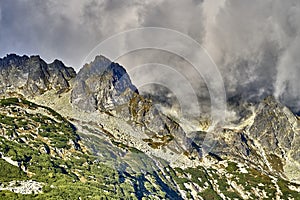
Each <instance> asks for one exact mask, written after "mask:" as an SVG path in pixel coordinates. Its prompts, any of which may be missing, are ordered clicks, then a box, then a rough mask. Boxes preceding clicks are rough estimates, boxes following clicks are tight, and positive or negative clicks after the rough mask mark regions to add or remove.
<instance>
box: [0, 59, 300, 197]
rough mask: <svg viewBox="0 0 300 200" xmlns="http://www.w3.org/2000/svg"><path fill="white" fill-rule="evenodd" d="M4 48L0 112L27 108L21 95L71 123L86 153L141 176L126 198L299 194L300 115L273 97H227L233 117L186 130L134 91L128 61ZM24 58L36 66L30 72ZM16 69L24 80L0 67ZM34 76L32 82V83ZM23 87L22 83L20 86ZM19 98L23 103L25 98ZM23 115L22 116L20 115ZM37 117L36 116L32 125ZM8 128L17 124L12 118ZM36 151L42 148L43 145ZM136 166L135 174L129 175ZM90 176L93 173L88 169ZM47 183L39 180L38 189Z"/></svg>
mask: <svg viewBox="0 0 300 200" xmlns="http://www.w3.org/2000/svg"><path fill="white" fill-rule="evenodd" d="M8 57H11V58H9V59H7V58H6V59H0V67H1V69H0V70H1V75H2V76H0V77H2V79H0V80H1V82H0V85H1V88H2V90H0V91H1V92H0V93H1V94H2V96H3V97H5V98H6V99H4V100H2V101H3V102H5V101H12V102H10V104H11V105H10V106H9V107H6V106H5V105H0V106H4V107H3V108H1V112H3V111H5V109H10V111H9V112H4V113H2V115H3V116H6V115H8V116H9V115H11V114H10V113H11V112H13V113H15V112H16V111H15V110H18V109H19V110H20V109H21V110H22V109H25V112H22V113H20V115H21V118H22V115H24V113H26V112H27V113H30V112H32V111H30V109H29V108H27V107H26V106H25V107H24V108H23V107H22V108H19V107H18V102H19V103H20V102H26V100H25V99H28V100H29V101H32V102H33V103H35V104H36V105H41V106H44V107H45V108H47V107H49V108H51V110H53V111H55V112H58V113H60V114H61V115H62V117H64V118H65V119H66V120H67V121H68V122H69V123H70V124H72V126H74V128H75V129H74V131H75V133H76V134H78V135H79V138H80V139H81V143H80V146H81V148H82V149H86V150H88V152H89V153H88V155H89V156H91V157H93V159H92V160H93V161H91V162H87V163H94V162H100V161H101V163H102V164H104V165H106V164H111V163H114V164H113V165H114V167H115V168H116V170H117V172H118V173H120V176H122V177H123V178H124V177H126V178H125V179H126V180H127V181H132V182H131V183H132V184H133V185H134V184H136V182H135V181H138V182H139V184H141V185H142V186H143V187H137V186H135V188H134V189H133V191H134V192H129V193H128V194H127V193H126V194H127V195H129V196H131V197H132V198H133V196H135V197H136V198H137V199H142V197H145V196H147V195H150V196H151V194H152V195H153V196H152V197H153V198H155V197H160V198H164V197H165V198H167V199H172V198H176V199H226V197H228V198H230V199H231V198H232V199H234V198H242V199H253V198H261V197H262V196H263V197H264V198H283V199H288V198H294V199H297V197H298V196H297V192H295V191H298V190H299V191H300V186H299V185H297V184H296V183H297V182H298V181H300V173H299V170H298V169H300V168H299V161H300V158H299V148H298V145H297V144H299V141H300V140H299V138H300V137H299V130H300V129H299V124H300V123H299V119H298V118H297V116H295V115H294V114H293V113H292V112H291V111H290V110H289V109H288V108H286V107H285V106H283V105H281V104H280V103H279V102H278V101H277V100H276V99H274V98H272V97H268V98H266V99H265V100H264V101H262V102H260V103H259V104H244V103H242V102H238V104H240V105H237V106H234V107H233V108H235V109H236V114H237V116H236V118H235V119H234V120H230V121H227V122H226V123H227V124H225V126H223V127H221V129H220V130H219V129H218V130H217V129H216V130H214V131H215V132H213V133H208V132H206V130H207V126H209V121H208V122H207V123H204V125H201V124H200V122H199V124H198V123H197V124H195V127H196V126H197V127H199V128H198V129H197V130H195V131H192V132H186V131H185V130H184V129H183V128H182V127H181V123H184V121H180V119H174V118H173V117H172V116H169V115H168V114H165V113H162V112H161V111H160V110H158V109H157V108H156V107H155V106H153V104H152V100H151V99H149V98H145V97H144V96H142V95H140V94H139V93H138V91H137V89H136V87H135V86H134V85H133V84H132V82H131V80H130V77H129V75H128V74H127V72H126V70H125V69H124V68H123V67H122V66H120V65H119V64H117V63H113V62H111V61H110V60H108V59H107V58H105V57H103V56H97V57H96V58H95V60H94V61H93V62H91V63H89V64H86V65H85V66H84V67H83V68H82V69H81V70H80V71H79V73H78V74H76V72H75V71H74V70H72V69H71V68H67V67H66V66H64V64H63V63H62V62H61V61H58V60H55V61H54V62H53V63H52V64H51V63H50V64H46V63H45V62H44V61H42V60H41V58H39V57H28V56H22V57H20V56H16V55H10V56H8ZM18 59H20V61H18ZM30 59H31V60H30ZM3 60H5V62H4V61H3ZM10 60H12V61H10ZM39 62H40V63H39ZM24 63H25V64H24ZM4 65H5V66H4ZM26 67H27V68H28V67H29V68H30V67H32V68H33V69H36V71H37V73H34V72H36V71H35V70H33V71H30V70H27V69H26ZM5 70H7V72H5ZM3 72H4V73H3ZM15 72H17V74H18V75H20V74H22V73H25V74H26V73H27V72H28V73H29V74H30V73H32V74H33V75H29V74H28V76H26V77H25V78H23V77H22V76H20V77H17V78H14V77H12V79H14V80H15V81H16V80H18V79H21V80H23V81H22V82H21V84H19V83H14V82H15V81H10V82H9V81H6V82H5V81H3V82H2V80H4V76H3V74H8V75H9V76H7V78H9V77H10V76H13V74H14V73H15ZM10 84H12V86H13V87H11V86H10ZM34 85H36V87H37V88H38V89H40V90H32V88H33V87H34ZM21 86H25V87H21ZM7 88H8V89H7ZM27 89H28V90H29V91H30V92H26V91H25V90H27ZM32 91H33V92H32ZM34 91H36V92H34ZM8 97H18V98H19V99H18V98H16V99H7V98H8ZM23 99H24V100H23ZM78 99H79V100H78ZM27 104H29V105H30V102H28V103H27ZM33 105H34V104H33ZM29 111H30V112H29ZM34 113H35V114H37V118H34V116H30V117H29V118H28V120H31V119H32V118H33V119H37V120H38V118H39V117H41V116H42V115H39V114H43V113H44V112H42V111H41V110H40V109H37V110H36V111H34ZM11 117H13V118H11V119H12V123H9V122H8V121H3V122H2V123H0V128H2V135H7V134H8V135H9V134H10V131H9V128H5V127H6V126H8V125H9V126H10V125H12V127H14V126H13V125H14V123H16V122H17V121H18V120H17V118H18V115H16V114H14V115H12V116H11ZM23 117H25V119H26V116H23ZM15 118H16V119H15ZM47 123H48V122H47ZM47 123H46V124H47ZM21 124H22V123H21ZM40 126H41V125H40V124H36V125H35V126H33V127H35V128H39V127H40ZM3 127H4V128H3ZM21 127H22V126H21ZM58 128H59V127H58ZM12 129H13V130H14V132H15V133H17V132H18V129H16V128H15V127H14V128H12ZM45 130H46V129H45ZM47 130H48V129H47ZM50 130H51V129H50ZM50 132H51V131H50ZM39 134H40V135H41V137H42V138H44V139H45V138H46V139H47V137H49V136H48V135H47V133H39ZM56 136H57V137H58V138H60V136H59V135H57V134H56ZM39 137H40V136H39ZM205 139H206V140H205ZM7 140H11V141H16V142H17V143H19V141H18V140H16V138H14V137H11V138H10V137H8V138H6V139H4V140H3V141H5V142H4V143H7V144H9V141H7ZM35 140H36V139H34V140H33V141H35ZM273 141H274V142H273ZM205 142H207V143H205ZM210 142H211V144H215V146H214V148H212V149H211V151H210V152H207V154H204V153H203V152H204V151H205V149H206V147H205V145H209V144H210ZM67 145H68V144H67ZM61 146H62V145H61ZM43 151H44V152H47V149H46V150H45V149H44V150H43ZM73 154H74V152H72V153H71V155H73ZM74 155H76V154H74ZM91 157H90V158H91ZM51 159H53V158H51ZM96 160H98V161H96ZM132 161H134V162H137V163H134V162H132ZM53 162H58V161H53ZM297 163H298V164H297ZM73 167H75V168H77V167H78V166H76V165H74V166H73ZM63 168H64V169H65V170H67V168H65V167H63ZM84 170H88V168H86V169H84ZM55 173H56V172H55ZM86 173H87V171H86ZM140 173H141V174H143V175H142V177H143V179H139V178H137V177H135V176H136V175H135V174H140ZM87 174H89V173H87ZM147 174H148V175H149V176H150V177H152V178H149V177H147ZM164 174H168V175H164ZM76 176H77V177H78V181H79V182H80V184H83V183H84V181H85V179H86V180H88V181H90V180H91V181H92V179H91V178H88V177H87V176H84V175H82V176H81V175H78V174H77V172H76ZM92 176H93V175H92ZM96 176H100V174H97V173H96ZM80 177H81V178H80ZM168 177H169V178H168ZM222 177H223V178H224V177H226V180H223V178H222ZM247 178H248V179H247ZM150 179H153V180H154V182H152V181H150ZM169 179H170V180H169ZM200 179H201V180H200ZM49 180H51V179H49ZM120 180H121V179H120ZM99 181H100V180H99ZM101 181H102V180H101ZM101 181H100V182H101ZM149 182H150V183H151V184H154V185H156V186H155V187H158V188H160V190H161V191H163V193H164V195H162V194H158V193H157V191H155V190H154V189H149V187H148V186H149V185H148V186H146V185H147V184H148V183H149ZM22 184H23V183H22ZM164 184H166V185H165V186H164ZM262 185H263V186H262ZM46 186H47V185H46ZM46 186H43V191H44V190H45V187H46ZM47 187H50V186H49V185H48V186H47ZM57 187H59V186H57ZM291 188H294V189H291ZM48 189H49V188H48ZM96 191H97V190H95V191H94V190H93V192H96ZM151 191H152V192H151ZM101 192H103V191H102V190H101ZM96 193H97V192H96ZM119 194H121V193H117V194H116V195H119Z"/></svg>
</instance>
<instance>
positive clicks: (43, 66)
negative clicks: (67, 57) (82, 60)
mask: <svg viewBox="0 0 300 200" xmlns="http://www.w3.org/2000/svg"><path fill="white" fill-rule="evenodd" d="M75 76H76V72H75V71H74V69H73V68H70V67H66V66H65V65H64V64H63V63H62V62H61V61H59V60H55V61H54V62H53V63H51V64H47V63H46V62H45V61H44V60H42V59H41V58H40V57H39V56H31V57H28V56H18V55H16V54H10V55H7V56H6V57H4V58H2V59H0V95H2V96H5V95H6V96H7V95H11V94H21V95H24V96H34V95H36V94H42V93H44V92H45V91H47V90H51V89H54V90H55V91H57V92H58V93H61V92H63V91H66V90H68V89H69V87H70V85H69V82H68V81H69V80H71V79H72V78H74V77H75Z"/></svg>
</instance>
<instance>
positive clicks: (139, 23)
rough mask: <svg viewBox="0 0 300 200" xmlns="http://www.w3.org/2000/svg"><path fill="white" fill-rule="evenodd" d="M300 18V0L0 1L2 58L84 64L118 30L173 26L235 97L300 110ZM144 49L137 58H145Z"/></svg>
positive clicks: (0, 53)
mask: <svg viewBox="0 0 300 200" xmlns="http://www.w3.org/2000/svg"><path fill="white" fill-rule="evenodd" d="M299 19H300V2H299V1H298V0H287V1H281V0H265V1H260V0H253V1H246V0H244V1H240V0H221V1H220V0H204V1H196V0H185V1H173V0H145V1H139V0H130V1H119V0H99V1H97V0H87V1H81V0H65V1H58V0H44V1H39V0H14V1H11V0H0V28H1V30H0V44H1V48H0V56H1V57H3V56H4V55H5V54H7V53H11V52H16V53H18V54H40V55H41V56H42V57H43V58H45V59H46V60H47V61H51V60H54V59H55V58H59V59H62V60H63V61H64V62H65V63H66V64H68V65H72V66H73V67H75V68H77V69H78V68H80V67H81V66H80V65H81V64H82V61H83V60H84V58H85V56H87V54H88V53H89V52H90V51H91V50H92V49H93V48H94V47H95V46H96V45H97V44H98V43H99V42H101V41H103V40H104V39H106V38H107V37H109V36H111V35H114V34H116V33H119V32H121V31H125V30H128V29H131V28H137V27H144V26H159V27H165V28H170V29H175V30H177V31H180V32H182V33H185V34H187V35H189V36H191V37H192V38H194V39H195V40H197V41H198V42H200V43H201V44H202V45H203V46H204V47H205V48H206V49H207V50H208V52H209V54H210V56H211V57H212V58H213V59H214V61H215V62H216V64H217V65H218V67H219V68H220V71H221V73H222V75H223V77H224V80H225V83H226V90H227V92H228V95H235V94H242V95H243V96H244V97H245V98H248V99H257V98H260V97H264V96H266V95H270V94H273V95H275V96H276V97H277V98H278V99H280V100H281V101H282V102H284V103H285V104H287V105H289V106H290V107H291V108H292V109H294V110H295V111H296V110H299V108H300V105H299V104H300V103H299V102H300V84H299V76H300V66H299V63H300V60H299V59H300V58H299V56H298V54H299V52H300V36H299V31H300V25H299ZM115 48H121V47H115ZM191 52H193V51H192V50H191ZM137 55H138V57H135V58H133V57H134V56H133V57H131V59H142V58H143V56H141V55H140V54H137ZM152 55H153V57H154V58H155V57H158V56H159V55H162V54H159V53H153V54H152ZM171 57H172V56H171ZM171 57H170V56H167V57H166V59H168V60H170V59H172V58H171ZM128 58H129V57H128ZM123 60H125V59H123ZM128 60H130V59H127V61H128ZM142 60H143V59H142ZM152 60H153V59H152ZM158 60H159V59H158ZM166 61H167V60H166ZM140 62H142V61H140ZM124 63H126V64H127V65H128V64H130V62H124ZM183 63H184V62H183ZM178 66H181V65H180V64H178ZM191 80H192V79H191ZM192 82H194V81H192ZM201 87H202V86H201ZM201 87H200V89H199V90H201ZM199 93H201V92H199Z"/></svg>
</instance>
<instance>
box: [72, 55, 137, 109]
mask: <svg viewBox="0 0 300 200" xmlns="http://www.w3.org/2000/svg"><path fill="white" fill-rule="evenodd" d="M135 93H138V91H137V89H136V87H135V86H134V85H133V84H132V83H131V80H130V78H129V75H128V74H127V72H126V70H125V69H124V68H123V67H122V66H120V65H119V64H117V63H114V62H111V61H110V60H109V59H107V58H105V57H104V56H96V58H95V60H94V61H93V62H91V63H89V64H86V65H84V66H83V68H82V69H81V70H80V71H79V73H78V75H77V78H76V81H75V84H74V87H73V90H72V95H71V101H72V104H73V105H75V106H76V107H78V108H80V109H83V110H85V111H95V110H102V111H108V110H111V109H113V108H115V107H116V106H118V105H122V104H125V103H128V102H129V100H130V99H131V98H132V96H133V94H135Z"/></svg>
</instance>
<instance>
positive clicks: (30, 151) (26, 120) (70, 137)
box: [0, 98, 299, 199]
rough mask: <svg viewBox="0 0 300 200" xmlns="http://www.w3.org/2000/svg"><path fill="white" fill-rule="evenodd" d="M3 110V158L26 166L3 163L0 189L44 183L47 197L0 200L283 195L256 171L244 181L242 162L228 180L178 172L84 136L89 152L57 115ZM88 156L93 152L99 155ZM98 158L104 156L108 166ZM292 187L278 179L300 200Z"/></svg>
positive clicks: (232, 166) (200, 170)
mask: <svg viewBox="0 0 300 200" xmlns="http://www.w3.org/2000/svg"><path fill="white" fill-rule="evenodd" d="M0 108H1V109H0V152H1V156H5V157H9V158H11V159H12V160H13V161H17V163H18V165H19V166H14V165H11V164H10V163H8V162H6V161H5V160H4V159H3V158H1V157H0V169H1V170H0V185H1V184H4V185H7V184H8V183H9V182H10V181H14V180H34V181H37V182H42V183H44V186H43V188H42V190H43V193H39V194H29V195H25V194H17V193H13V192H10V191H0V199H182V197H181V194H180V192H179V190H182V191H185V192H186V198H187V199H192V196H193V195H195V193H193V191H192V189H191V187H188V186H189V185H193V186H195V185H196V186H197V188H198V187H199V188H201V189H200V190H199V191H198V195H199V196H201V197H202V198H203V199H222V198H221V195H220V194H218V193H217V192H216V191H217V190H219V191H220V192H221V193H222V194H223V195H225V196H226V197H228V198H230V199H241V198H242V197H241V196H240V194H239V193H238V191H237V190H236V188H234V187H233V186H232V185H231V184H230V183H231V182H235V183H236V184H237V185H238V186H240V187H241V188H242V189H243V190H244V191H247V192H250V193H251V198H252V199H258V198H261V196H258V195H257V194H255V192H253V189H257V190H258V191H262V190H264V191H265V192H266V194H267V199H272V198H274V196H275V193H276V188H275V185H274V183H273V182H272V180H271V179H270V177H269V176H268V175H266V174H264V173H262V172H260V171H259V170H256V169H252V168H247V171H248V173H241V171H240V170H239V167H238V165H237V163H235V162H229V161H228V163H227V164H228V166H227V167H226V168H225V167H224V166H223V167H221V168H222V169H223V172H222V173H221V172H219V171H217V169H215V168H207V167H200V166H199V167H197V168H187V169H181V168H175V169H173V168H171V167H169V166H168V164H166V163H163V161H162V160H158V159H157V160H156V162H154V161H153V160H152V159H151V158H149V157H148V156H147V155H145V154H144V153H143V152H142V151H140V150H138V149H136V148H133V147H129V146H128V145H126V144H123V143H120V142H117V141H115V140H113V139H112V138H111V143H112V144H111V143H110V142H109V141H104V140H102V139H100V138H98V137H96V136H91V135H88V136H87V135H85V136H82V137H83V138H84V137H85V140H86V141H93V142H91V143H85V145H86V146H83V145H82V144H83V141H81V138H80V137H79V135H78V134H77V132H76V129H75V128H74V126H73V125H72V124H71V123H70V122H68V121H67V120H66V119H64V118H63V117H62V116H61V115H59V114H58V113H56V112H55V111H54V110H52V109H50V108H47V107H43V106H39V105H36V104H34V103H31V102H29V101H26V100H22V99H17V98H11V99H3V100H0ZM106 134H108V135H109V134H110V133H106ZM173 139H174V138H173V136H172V135H165V136H153V137H152V138H150V139H145V141H146V142H148V143H150V145H153V148H158V147H159V146H163V145H165V144H167V143H168V142H170V141H172V140H173ZM108 143H109V144H108ZM105 145H106V146H105ZM86 149H94V153H95V154H91V153H89V151H87V150H86ZM97 152H101V154H100V155H101V156H103V157H104V158H103V159H102V160H101V156H97ZM119 154H122V155H123V154H126V156H124V160H122V162H120V160H119V158H118V157H117V156H116V155H119ZM123 161H125V162H123ZM127 161H130V162H127ZM271 161H272V163H273V164H274V165H273V167H274V168H275V167H276V169H281V168H282V166H281V165H280V163H278V159H277V157H276V156H272V157H270V162H271ZM132 163H134V164H135V165H131V164H132ZM157 163H161V164H162V165H164V166H166V167H165V168H164V169H163V171H162V170H161V168H158V167H156V165H157ZM23 169H26V170H25V171H26V172H24V171H23ZM226 175H230V176H226ZM289 184H291V183H289V182H287V181H284V180H282V179H280V178H278V185H279V187H280V189H281V190H282V193H283V195H282V196H281V198H282V199H289V198H295V199H297V198H298V197H299V194H298V193H297V192H296V191H292V190H290V189H289V188H288V185H289ZM297 187H298V186H297ZM196 194H197V193H196Z"/></svg>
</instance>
